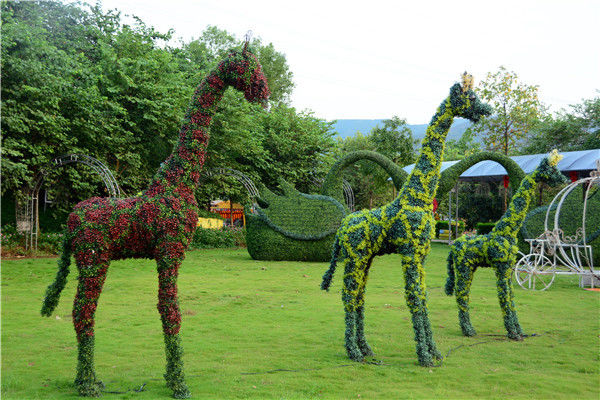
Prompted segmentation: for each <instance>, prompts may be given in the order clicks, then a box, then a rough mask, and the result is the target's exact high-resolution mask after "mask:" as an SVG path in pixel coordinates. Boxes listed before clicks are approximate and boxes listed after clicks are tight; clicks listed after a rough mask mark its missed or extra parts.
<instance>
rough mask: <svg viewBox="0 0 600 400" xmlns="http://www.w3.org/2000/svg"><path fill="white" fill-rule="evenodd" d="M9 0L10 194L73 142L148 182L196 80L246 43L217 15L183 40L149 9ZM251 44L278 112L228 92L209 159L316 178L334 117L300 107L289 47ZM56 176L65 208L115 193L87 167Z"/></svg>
mask: <svg viewBox="0 0 600 400" xmlns="http://www.w3.org/2000/svg"><path fill="white" fill-rule="evenodd" d="M0 7H1V10H2V16H1V18H2V39H3V40H2V42H3V43H2V93H1V94H2V117H3V118H2V136H3V143H2V144H3V157H2V172H3V174H2V175H3V178H4V179H3V185H2V195H3V196H4V195H11V196H12V195H16V196H17V197H18V196H19V195H20V194H21V195H22V194H23V193H25V192H26V191H27V188H28V186H29V184H30V183H31V181H32V179H33V177H34V176H35V174H36V173H37V172H39V171H40V170H41V169H42V168H43V167H44V166H45V165H46V164H47V163H48V162H49V161H51V160H52V159H53V158H55V157H57V156H60V155H63V154H68V153H80V154H86V155H89V156H92V157H95V158H97V159H99V160H100V161H102V162H103V163H104V164H106V165H107V166H108V168H109V169H110V170H111V171H112V172H113V173H114V175H115V177H116V179H117V181H118V182H119V184H120V186H121V188H122V190H123V192H124V193H126V194H128V195H133V194H136V193H138V192H139V191H141V190H142V189H144V188H145V186H146V184H147V182H148V180H149V179H150V178H151V177H152V175H153V174H154V172H155V170H156V169H157V167H158V166H159V164H160V163H161V162H162V161H163V160H165V159H166V157H167V156H168V155H169V153H170V152H171V150H172V147H173V144H174V143H175V141H176V139H177V134H178V129H179V126H180V124H181V121H182V118H183V114H184V112H185V108H186V106H187V104H188V102H189V100H190V98H191V95H192V93H193V90H194V89H195V87H196V85H197V84H198V83H199V82H200V81H201V79H202V78H203V77H204V76H205V75H206V74H207V73H208V72H209V71H210V70H211V68H213V67H214V66H215V65H216V63H217V62H218V60H219V58H220V57H222V56H223V55H224V54H225V53H226V52H227V51H228V50H229V49H230V48H232V47H235V46H239V45H240V44H241V40H239V39H237V38H236V37H235V36H233V35H231V34H229V33H228V32H226V31H224V30H221V29H219V28H217V27H214V26H210V27H208V28H206V29H205V30H204V32H201V33H200V36H199V37H198V38H197V39H195V40H192V41H190V42H187V43H179V44H178V45H176V46H174V45H172V44H171V41H170V40H171V35H172V32H167V33H161V32H157V31H156V30H154V28H152V27H149V26H147V25H146V24H145V23H144V22H143V21H141V20H139V19H136V20H135V21H134V23H133V24H129V25H128V24H125V23H123V21H122V19H121V15H120V13H119V12H118V11H116V10H113V11H107V12H104V11H102V9H101V8H100V7H99V6H88V5H80V4H65V3H62V2H55V1H2V2H1V5H0ZM250 46H251V47H252V48H253V51H255V53H256V54H257V56H258V58H259V61H260V62H261V64H262V66H263V70H264V73H265V76H266V77H267V80H268V83H269V87H270V89H271V92H272V95H271V99H270V105H271V112H265V111H264V110H263V109H261V108H260V107H257V106H253V105H251V104H248V103H247V102H246V101H245V100H244V99H243V96H241V95H239V94H238V93H236V92H235V91H233V90H231V91H227V92H226V94H225V97H224V99H223V101H222V103H221V104H220V105H219V109H218V112H217V115H216V116H215V118H214V120H213V124H212V126H211V128H210V135H211V141H210V145H209V148H208V154H207V156H208V162H207V163H206V167H207V168H211V167H216V166H218V167H227V168H234V169H239V170H241V171H243V172H245V173H247V174H249V175H250V176H251V178H252V179H254V180H257V181H259V182H264V183H266V184H273V183H276V181H277V178H278V177H280V176H281V177H284V178H285V179H287V180H288V181H289V182H291V183H292V184H298V185H300V186H302V185H307V184H308V183H309V182H310V181H311V180H312V179H314V174H315V173H316V171H318V170H319V168H320V167H319V166H320V165H321V166H322V165H323V163H324V161H323V160H325V159H327V157H328V153H329V152H330V151H331V149H332V147H333V144H334V142H333V139H332V135H333V133H332V132H331V126H330V124H328V123H326V122H325V121H324V120H321V119H318V118H316V117H314V116H313V115H312V114H310V113H305V112H297V111H296V110H295V109H294V108H292V107H290V106H289V97H290V94H291V92H292V89H293V87H294V84H293V81H292V78H293V74H292V73H291V71H290V70H289V66H288V64H287V61H286V57H285V55H284V54H283V53H281V52H279V51H277V50H276V49H275V48H274V46H273V45H272V44H271V43H268V44H263V43H262V41H261V39H260V38H254V39H252V41H251V43H250ZM58 174H60V179H57V178H58ZM48 180H52V181H53V185H56V186H57V187H58V190H56V192H57V193H58V195H59V197H60V199H58V200H61V201H63V202H64V204H65V206H64V207H63V208H64V210H67V209H69V208H70V207H71V205H72V204H74V203H75V202H76V201H79V200H83V199H85V198H87V197H90V196H91V195H103V194H105V193H103V189H102V187H103V185H102V183H101V181H100V179H99V178H98V177H96V176H94V174H93V173H92V172H91V171H88V170H86V169H85V168H79V167H77V168H65V169H62V170H61V171H60V172H56V174H54V175H53V174H50V176H48ZM217 181H218V182H217ZM216 185H220V187H219V186H216ZM211 188H212V189H215V188H216V189H218V191H219V193H218V195H219V196H221V195H223V196H226V197H231V196H233V197H236V196H238V197H240V196H242V192H243V188H242V186H241V185H239V184H237V183H235V182H227V181H226V180H223V179H221V180H215V179H212V180H210V181H207V182H205V187H202V188H200V189H199V191H198V196H199V199H198V200H199V201H201V202H203V203H206V202H207V201H208V200H210V199H211V198H214V196H215V193H214V191H212V192H211ZM216 189H215V190H216ZM201 197H204V198H201Z"/></svg>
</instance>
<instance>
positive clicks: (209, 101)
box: [146, 62, 227, 196]
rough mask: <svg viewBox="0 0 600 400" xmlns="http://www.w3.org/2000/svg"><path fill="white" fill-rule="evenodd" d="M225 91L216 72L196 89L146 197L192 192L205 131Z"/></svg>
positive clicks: (203, 155) (201, 159) (203, 152)
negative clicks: (170, 147)
mask: <svg viewBox="0 0 600 400" xmlns="http://www.w3.org/2000/svg"><path fill="white" fill-rule="evenodd" d="M221 64H223V62H222V63H221ZM226 88H227V85H226V84H225V82H224V81H223V79H222V78H221V77H220V76H219V68H217V69H216V70H214V71H212V72H211V73H210V74H209V75H208V76H207V77H206V78H205V79H204V80H203V81H202V82H201V83H200V85H198V87H197V88H196V91H195V92H194V95H193V96H192V100H191V102H190V105H189V106H188V109H187V111H186V114H185V119H184V123H183V125H182V127H181V129H180V131H179V138H178V140H177V143H176V144H175V147H174V148H173V152H172V153H171V155H170V156H169V157H168V158H167V159H166V160H165V161H164V162H163V163H162V164H161V165H160V167H159V169H158V172H157V173H156V175H155V176H154V179H153V181H152V183H151V184H150V187H149V188H148V190H147V191H146V194H148V195H150V196H152V195H154V194H159V193H161V192H163V191H165V190H168V191H172V190H174V189H179V190H185V191H193V189H194V188H195V186H196V185H197V183H198V180H199V179H200V170H201V169H202V166H203V165H204V160H205V158H206V148H207V147H208V139H209V134H208V127H209V125H210V123H211V121H212V118H213V116H214V115H215V112H216V106H217V104H218V103H219V102H220V101H221V99H222V97H223V93H224V92H225V89H226Z"/></svg>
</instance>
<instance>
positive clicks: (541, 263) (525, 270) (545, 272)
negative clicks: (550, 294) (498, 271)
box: [515, 254, 556, 290]
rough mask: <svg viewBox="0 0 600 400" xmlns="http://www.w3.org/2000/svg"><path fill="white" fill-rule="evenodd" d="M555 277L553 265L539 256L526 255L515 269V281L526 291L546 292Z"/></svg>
mask: <svg viewBox="0 0 600 400" xmlns="http://www.w3.org/2000/svg"><path fill="white" fill-rule="evenodd" d="M555 277H556V271H555V270H554V264H553V263H552V261H550V259H549V258H548V257H546V256H544V255H541V254H528V255H526V256H524V257H522V258H521V259H520V260H519V262H517V265H516V267H515V279H516V280H517V283H518V284H519V286H521V287H522V288H523V289H526V290H546V289H548V288H549V287H550V285H552V282H554V278H555Z"/></svg>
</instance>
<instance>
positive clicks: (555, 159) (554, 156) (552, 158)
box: [548, 149, 564, 167]
mask: <svg viewBox="0 0 600 400" xmlns="http://www.w3.org/2000/svg"><path fill="white" fill-rule="evenodd" d="M563 157H564V156H563V155H562V154H558V150H556V149H554V150H552V151H551V152H550V155H549V156H548V164H550V165H551V166H553V167H556V166H557V165H558V163H559V162H560V160H562V159H563Z"/></svg>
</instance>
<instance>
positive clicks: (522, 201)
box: [491, 167, 539, 238]
mask: <svg viewBox="0 0 600 400" xmlns="http://www.w3.org/2000/svg"><path fill="white" fill-rule="evenodd" d="M538 171H539V167H538V168H537V169H536V170H535V171H533V172H532V173H531V174H529V175H527V176H525V178H523V180H522V181H521V184H520V185H519V188H518V189H517V191H516V193H515V194H514V195H513V197H512V198H511V200H510V204H509V205H508V208H507V209H506V212H505V213H504V215H503V216H502V218H500V220H499V221H498V222H496V225H494V229H492V232H491V233H492V234H496V235H502V236H505V237H507V236H512V237H514V238H516V237H517V233H518V232H519V230H520V229H521V226H522V225H523V221H524V220H525V216H526V215H527V210H528V209H529V204H530V203H531V200H532V198H533V195H534V192H535V188H536V185H537V179H536V178H537V174H538Z"/></svg>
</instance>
